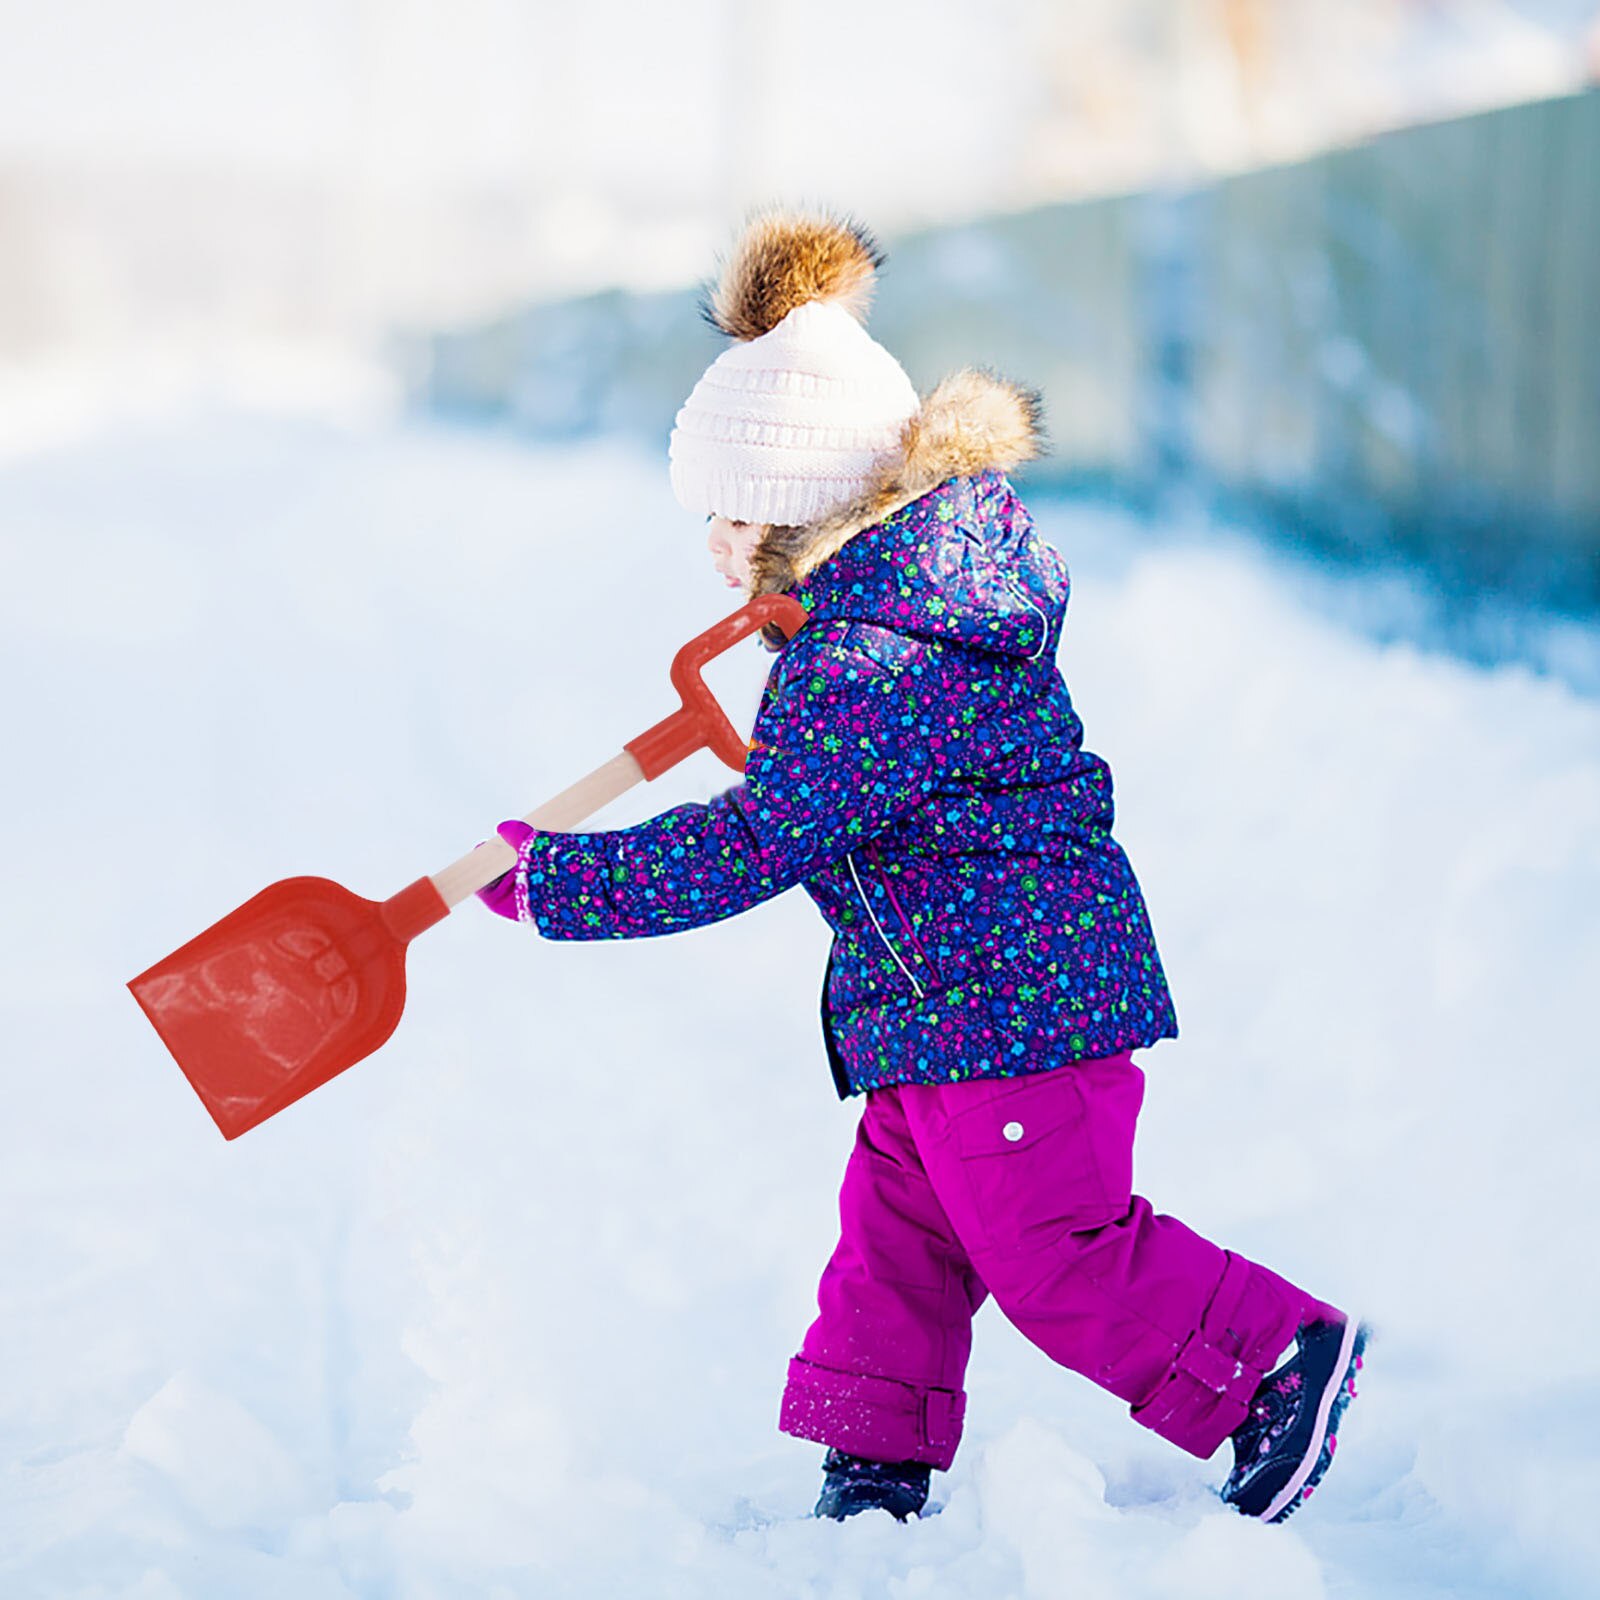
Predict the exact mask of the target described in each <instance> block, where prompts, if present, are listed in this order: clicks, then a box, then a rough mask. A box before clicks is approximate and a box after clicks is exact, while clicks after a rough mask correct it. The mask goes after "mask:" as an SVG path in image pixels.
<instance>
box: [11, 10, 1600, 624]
mask: <svg viewBox="0 0 1600 1600" xmlns="http://www.w3.org/2000/svg"><path fill="white" fill-rule="evenodd" d="M0 27H3V37H4V41H5V47H4V49H3V50H0V451H7V450H9V451H11V452H16V451H18V450H22V449H26V448H30V447H32V446H33V445H36V444H38V443H40V442H42V441H48V440H49V439H52V438H60V437H62V436H64V435H66V434H70V433H71V432H72V430H74V429H75V428H79V427H81V426H82V424H83V422H84V419H85V418H86V417H93V416H97V415H99V416H103V415H105V414H106V413H107V412H108V411H110V412H119V411H120V412H122V413H126V412H128V411H129V410H130V409H132V410H135V411H141V410H142V411H143V412H144V413H146V414H148V413H150V412H152V411H159V410H160V409H161V408H162V407H165V406H171V405H174V404H178V403H182V402H183V401H184V400H185V397H188V399H190V400H192V399H193V397H194V396H195V395H196V394H197V393H198V394H202V395H209V396H211V397H212V398H219V397H220V398H223V399H227V398H230V397H231V398H233V399H238V400H242V401H245V402H246V403H251V404H259V403H262V402H263V401H265V402H267V403H270V404H280V403H281V404H293V403H295V402H296V401H297V400H313V401H314V402H315V403H316V404H318V405H321V406H324V407H326V406H329V405H337V404H348V405H351V406H361V405H363V404H379V403H384V402H388V403H394V402H395V401H396V400H398V401H400V402H402V403H405V404H410V405H415V406H420V407H424V408H428V409H431V410H434V411H438V412H442V413H447V414H449V415H451V416H453V417H456V418H465V419H472V420H475V421H489V422H494V423H500V424H507V425H510V426H511V427H513V428H515V429H517V430H519V431H521V432H524V433H526V434H528V435H532V436H546V437H549V436H554V437H566V438H570V437H573V436H576V435H583V434H592V433H597V432H606V431H622V432H626V433H629V434H633V435H637V436H640V437H642V438H644V439H646V440H649V441H651V442H653V443H656V444H659V443H660V441H661V440H662V439H663V438H664V435H665V432H666V430H667V428H668V427H669V425H670V422H671V418H672V415H673V412H674V410H675V408H676V406H677V404H678V402H679V400H680V399H681V397H682V395H683V394H684V393H685V392H686V391H687V389H688V387H689V386H690V385H691V384H692V382H693V380H694V378H695V376H696V375H697V374H698V372H699V371H700V369H701V368H702V367H703V365H704V364H705V363H706V362H707V361H708V360H709V359H710V358H711V356H712V355H713V354H714V353H715V345H714V342H713V339H712V336H711V335H710V334H709V333H708V332H706V331H705V330H704V329H703V328H701V327H700V325H699V324H698V322H697V320H696V318H695V317H694V315H693V313H692V295H691V290H690V286H691V285H692V284H693V283H694V282H695V281H696V280H697V279H699V278H701V277H703V276H704V275H705V274H706V273H707V272H708V271H709V269H710V266H711V263H712V260H713V257H714V253H715V251H716V250H717V249H718V248H719V247H720V246H722V245H723V244H725V243H726V241H727V239H728V237H729V235H730V233H731V231H732V229H733V227H734V225H735V224H736V222H737V220H738V218H739V217H740V216H741V215H742V214H743V212H744V211H745V210H746V209H747V208H748V207H750V206H752V205H755V204H759V203H765V202H770V201H773V200H787V201H814V202H821V203H824V204H828V205H831V206H836V207H842V208H847V209H849V210H852V211H854V212H855V213H857V214H858V215H859V216H861V217H862V218H863V219H865V220H866V221H868V222H869V223H870V224H871V225H872V226H874V227H875V228H876V229H877V230H879V232H880V233H881V234H882V235H883V236H884V237H885V240H886V242H887V243H888V245H889V247H890V251H891V264H890V268H889V270H888V272H887V273H886V275H885V277H884V279H883V283H882V287H881V293H880V298H879V304H878V309H877V311H876V315H875V321H874V331H875V333H876V334H877V335H878V337H879V338H880V339H881V340H882V341H883V342H885V343H886V344H888V345H889V346H890V347H891V348H892V349H894V350H895V351H896V352H897V353H898V354H899V355H900V356H901V358H902V360H903V361H904V362H905V364H906V365H907V367H908V369H909V370H910V371H911V373H912V376H913V378H914V379H915V380H916V381H917V382H918V383H919V384H922V385H927V384H930V383H931V382H932V381H934V380H935V379H936V378H937V377H938V376H939V375H941V373H942V372H943V371H945V370H947V369H948V368H949V367H951V366H953V365H955V364H959V363H963V362H972V361H976V362H983V363H988V364H992V365H994V366H997V367H999V368H1001V369H1003V370H1005V371H1007V372H1008V373H1010V374H1012V375H1014V376H1016V377H1018V378H1020V379H1022V380H1024V381H1026V382H1029V383H1031V384H1034V385H1036V386H1037V387H1039V388H1040V389H1042V390H1043V391H1044V393H1045V396H1046V400H1047V406H1048V419H1049V423H1050V429H1051V433H1052V437H1053V444H1054V454H1053V456H1052V457H1051V459H1050V461H1049V462H1048V464H1047V465H1046V467H1045V468H1044V469H1043V474H1042V475H1043V476H1044V477H1045V478H1047V479H1049V480H1053V481H1054V483H1055V484H1057V485H1059V486H1062V487H1069V488H1073V489H1077V490H1091V491H1093V492H1096V493H1099V494H1111V495H1114V496H1117V497H1121V498H1125V499H1130V500H1132V501H1133V502H1134V503H1135V504H1137V505H1138V506H1139V507H1141V508H1143V509H1154V510H1157V511H1162V510H1166V511H1169V512H1173V511H1175V510H1177V509H1181V508H1184V507H1191V508H1192V507H1193V506H1195V505H1197V504H1198V505H1202V506H1205V507H1208V508H1210V507H1221V508H1223V509H1224V510H1225V511H1226V513H1227V514H1228V515H1229V516H1230V517H1232V518H1233V519H1235V520H1237V521H1242V522H1244V523H1245V524H1247V525H1255V526H1258V527H1260V528H1262V529H1266V530H1270V534H1271V537H1273V538H1275V539H1276V540H1277V541H1278V542H1280V543H1283V542H1288V543H1293V544H1296V545H1300V546H1303V547H1305V548H1306V549H1309V550H1312V551H1314V552H1316V553H1318V554H1319V555H1321V556H1347V557H1348V556H1355V557H1357V558H1361V559H1365V560H1371V559H1373V558H1379V559H1389V558H1392V557H1399V558H1401V559H1403V560H1405V561H1419V560H1420V561H1421V562H1422V563H1423V564H1425V565H1426V566H1427V567H1428V568H1429V570H1430V571H1431V572H1433V573H1434V574H1435V575H1436V576H1437V577H1438V578H1439V579H1441V580H1443V582H1442V588H1443V589H1444V590H1445V591H1447V592H1449V593H1452V594H1455V595H1456V596H1458V597H1463V596H1464V597H1468V600H1469V601H1470V599H1471V597H1481V596H1482V595H1483V594H1485V593H1491V594H1497V595H1502V596H1514V597H1521V598H1526V599H1532V600H1536V601H1538V602H1541V603H1543V604H1545V605H1552V606H1555V607H1557V608H1560V609H1566V610H1573V611H1580V612H1581V611H1586V610H1588V609H1590V608H1592V607H1593V606H1594V604H1595V602H1596V600H1597V599H1600V450H1597V449H1596V448H1595V444H1594V441H1595V440H1596V439H1597V438H1600V321H1597V319H1596V318H1595V316H1594V314H1593V309H1592V305H1591V296H1592V292H1593V285H1594V284H1595V282H1596V280H1597V268H1600V185H1597V184H1596V183H1595V179H1594V161H1595V154H1596V151H1597V150H1600V93H1597V91H1596V90H1595V89H1594V88H1593V87H1592V86H1591V85H1592V83H1593V81H1594V78H1595V75H1596V73H1597V72H1600V7H1597V6H1596V5H1595V4H1594V3H1593V0H1275V3H1273V0H1117V3H1112V0H1094V3H1088V4H1080V5H1074V6H1070V7H1068V6H1061V5H1057V4H1052V3H1048V0H1001V3H998V4H993V5H981V6H980V5H975V4H970V3H958V0H931V3H928V4H924V5H920V6H918V7H916V8H914V9H913V8H908V7H905V6H902V5H897V4H890V3H885V0H849V3H846V0H813V3H811V4H808V5H806V6H804V7H796V6H791V5H783V4H739V3H735V0H684V3H681V4H678V5H675V6H672V7H659V6H651V5H643V4H626V3H623V4H616V3H613V4H605V5H594V6H587V7H576V6H570V5H556V4H540V3H533V0H458V3H455V4H451V5H443V4H435V3H428V0H272V3H267V0H227V3H216V0H211V3H204V0H143V3H140V4H135V5H129V4H123V3H118V0H58V3H56V4H53V5H51V6H49V7H39V6H33V5H21V4H17V3H16V0H4V3H3V4H0ZM1169 520H1173V519H1169ZM1160 526H1161V519H1160V518H1157V521H1156V527H1157V528H1158V529H1159V527H1160ZM1462 609H1463V608H1462V606H1460V605H1458V606H1457V608H1456V610H1457V611H1458V612H1460V611H1461V610H1462ZM1467 609H1469V610H1470V609H1471V607H1470V604H1469V605H1468V606H1467ZM1473 614H1477V613H1476V612H1474V613H1473ZM1462 637H1463V639H1465V640H1466V641H1467V642H1469V643H1470V642H1471V630H1470V629H1467V630H1465V631H1464V632H1463V633H1462ZM1480 643H1481V641H1480Z"/></svg>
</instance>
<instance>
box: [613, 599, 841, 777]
mask: <svg viewBox="0 0 1600 1600" xmlns="http://www.w3.org/2000/svg"><path fill="white" fill-rule="evenodd" d="M809 615H810V613H809V612H808V611H807V610H806V608H805V607H804V606H803V605H801V604H800V602H799V601H798V600H796V599H795V598H794V597H793V595H787V594H764V595H761V596H760V597H759V598H757V599H755V600H752V601H750V602H749V603H748V604H746V605H742V606H740V607H739V609H738V610H737V611H735V612H734V613H733V615H732V616H729V617H724V618H723V619H722V621H721V622H719V623H717V624H716V626H715V627H711V628H707V629H706V631H705V632H704V633H702V634H700V635H698V636H697V637H696V638H693V639H691V640H690V641H689V642H688V644H686V645H685V646H684V647H683V648H682V649H681V650H680V651H679V652H678V653H677V655H675V656H674V657H673V658H672V686H673V688H674V689H676V690H677V691H678V698H679V699H680V700H681V701H682V702H683V704H682V705H681V706H679V708H678V709H677V710H676V711H674V712H673V713H672V715H671V716H670V717H663V718H662V720H661V721H660V722H658V723H657V724H656V725H655V727H653V728H651V729H650V730H649V731H648V732H645V733H641V734H640V735H639V737H638V738H637V739H630V740H629V741H628V743H627V744H626V745H625V746H624V747H623V748H624V749H626V750H627V751H628V752H629V753H630V754H631V755H632V756H633V758H634V760H635V761H637V762H638V763H639V768H640V770H641V771H642V772H643V773H644V775H645V778H646V779H651V778H658V777H660V775H661V774H662V773H663V772H665V771H666V770H667V768H668V767H675V766H677V764H678V763H679V762H680V761H682V760H683V759H684V758H685V757H686V756H691V755H693V754H694V752H695V751H696V750H699V749H701V748H705V749H709V750H710V751H711V752H712V754H713V755H715V756H717V757H718V758H719V759H720V760H722V761H724V762H726V763H727V764H728V765H729V766H730V767H732V768H733V770H734V771H735V772H743V771H744V758H745V754H746V751H745V742H744V740H743V739H741V738H740V737H739V734H738V731H737V730H736V729H735V728H734V726H733V724H732V723H731V722H729V721H728V718H727V715H726V713H725V712H724V711H723V709H722V707H721V706H719V705H718V704H717V701H716V697H715V696H714V695H713V694H712V693H711V691H710V689H708V688H707V687H706V684H705V681H704V680H703V679H702V678H701V676H700V669H701V668H702V667H704V666H705V664H706V662H708V661H710V660H711V659H712V658H713V657H715V656H720V655H721V654H722V652H723V651H724V650H728V649H731V648H732V647H733V646H734V645H736V644H737V643H738V642H739V641H740V640H741V639H748V638H749V637H750V635H751V634H752V633H755V632H756V631H757V630H759V629H761V628H764V627H766V626H767V624H768V623H776V624H777V626H778V627H779V628H781V629H782V630H783V632H784V634H785V636H786V637H788V638H790V639H792V638H793V637H794V636H795V634H796V633H797V632H798V631H799V630H800V628H801V627H802V626H803V625H804V623H805V621H806V618H807V617H808V616H809Z"/></svg>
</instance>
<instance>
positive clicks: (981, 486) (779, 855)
mask: <svg viewBox="0 0 1600 1600" xmlns="http://www.w3.org/2000/svg"><path fill="white" fill-rule="evenodd" d="M922 424H923V425H922V426H921V428H920V429H918V428H913V429H912V430H911V432H910V434H909V435H908V445H907V449H906V451H905V453H904V456H903V458H902V459H900V460H899V461H898V462H896V463H895V464H894V470H892V471H890V472H887V473H886V474H885V475H884V478H883V481H882V482H881V484H880V485H879V486H878V487H877V489H876V490H875V492H874V493H873V494H872V495H871V496H869V497H868V499H867V500H866V501H865V502H864V503H863V504H862V505H861V506H860V507H858V508H855V512H854V515H853V516H846V517H843V518H841V519H836V520H835V523H834V524H832V525H830V526H829V527H827V528H822V529H810V530H796V529H776V530H773V532H772V534H770V535H769V536H768V539H767V541H766V542H764V544H763V546H762V547H760V548H759V549H758V551H757V557H756V560H755V562H754V569H755V573H756V578H755V581H754V585H753V587H754V589H755V590H756V591H758V592H759V591H765V590H768V589H773V588H779V587H782V588H788V589H791V590H792V592H794V593H795V594H796V595H797V597H798V598H799V600H800V601H801V603H802V604H803V605H804V606H805V607H806V609H807V611H808V612H809V613H810V620H809V621H808V622H807V624H806V625H805V626H804V627H803V628H802V629H801V630H800V631H799V632H798V633H797V634H796V635H795V637H794V639H793V640H792V641H791V642H790V643H789V644H787V646H785V647H784V648H782V650H781V653H780V654H779V655H778V657H777V659H776V661H775V663H774V665H773V668H772V671H771V673H770V675H769V678H768V681H767V685H766V689H765V692H764V694H763V696H762V700H761V705H760V709H759V711H758V712H757V715H756V721H755V728H754V734H753V737H752V739H751V747H750V754H749V758H748V761H747V764H746V768H745V774H744V781H743V782H742V783H741V784H739V785H738V786H736V787H734V788H732V789H730V790H728V791H727V792H726V793H723V794H721V795H718V796H717V797H716V798H715V799H713V800H712V801H710V803H709V804H704V805H700V804H693V805H682V806H678V807H675V808H674V809H672V810H670V811H667V812H666V813H664V814H663V815H661V816H659V817H656V818H654V819H653V820H651V821H649V822H646V823H643V824H641V825H639V826H637V827H633V828H626V829H622V830H619V831H616V832H608V833H575V834H554V833H552V834H541V835H538V836H537V837H536V838H535V839H533V840H531V841H529V844H528V846H527V847H525V848H526V852H527V871H528V895H529V902H530V906H531V909H532V912H533V915H534V920H535V923H536V925H537V927H538V929H539V931H540V932H541V933H542V934H544V935H545V936H546V937H548V938H552V939H616V938H638V937H643V936H647V935H652V934H663V933H672V932H677V931H679V930H681V929H685V928H694V927H699V926H701V925H703V924H705V923H709V922H714V921H717V920H719V919H721V918H723V917H728V916H732V915H734V914H735V913H736V912H739V911H743V910H746V909H747V908H748V907H750V906H753V905H756V904H758V903H759V902H761V901H763V900H766V899H768V898H770V897H771V896H773V895H777V894H781V893H782V892H783V891H784V890H786V889H789V888H792V887H793V886H795V885H797V884H798V885H801V886H803V887H804V888H805V890H806V892H807V893H808V894H809V895H810V896H811V897H812V899H813V900H814V901H815V902H816V904H817V907H818V909H819V910H820V911H821V913H822V915H823V917H824V918H825V919H826V920H827V922H828V924H829V926H830V927H831V928H832V930H833V933H834V941H833V948H832V952H831V955H830V958H829V962H828V972H827V977H826V980H825V985H824V995H823V1025H824V1034H825V1038H826V1040H827V1043H828V1050H829V1059H830V1062H831V1064H832V1067H833V1071H834V1076H835V1081H836V1084H837V1086H838V1088H839V1091H840V1093H841V1094H842V1095H843V1094H850V1093H857V1092H860V1091H863V1090H869V1089H873V1088H877V1087H879V1086H882V1085H887V1084H898V1083H948V1082H952V1081H956V1080H960V1079H968V1078H994V1077H1009V1076H1013V1075H1017V1074H1021V1073H1027V1072H1036V1071H1042V1070H1046V1069H1048V1068H1051V1067H1055V1066H1059V1065H1061V1064H1062V1063H1064V1062H1069V1061H1076V1060H1082V1059H1084V1058H1089V1057H1100V1056H1110V1055H1115V1054H1117V1053H1118V1052H1120V1051H1124V1050H1130V1049H1135V1048H1139V1047H1141V1046H1145V1045H1149V1044H1152V1043H1154V1042H1155V1041H1156V1040H1157V1039H1161V1038H1165V1037H1170V1036H1172V1035H1174V1034H1175V1033H1176V1032H1177V1027H1176V1021H1175V1018H1174V1014H1173V1009H1172V1002H1171V999H1170V997H1169V995H1168V992H1167V986H1166V981H1165V978H1164V976H1163V973H1162V969H1161V963H1160V959H1159V957H1158V955H1157V953H1156V947H1155V941H1154V938H1153V936H1152V934H1151V930H1150V925H1149V921H1148V919H1147V917H1146V913H1145V907H1144V901H1143V899H1142V897H1141V895H1140V892H1139V887H1138V884H1137V883H1136V881H1135V879H1134V875H1133V871H1132V868H1131V867H1130V866H1129V864H1128V860H1127V858H1126V856H1125V855H1124V854H1123V852H1122V850H1121V848H1120V847H1119V846H1118V845H1117V843H1116V841H1115V840H1114V839H1113V838H1112V836H1111V825H1112V785H1111V774H1110V771H1109V769H1108V768H1107V766H1106V764H1105V762H1103V761H1102V760H1100V758H1099V757H1097V756H1094V755H1091V754H1089V753H1088V752H1087V751H1085V750H1084V749H1083V747H1082V728H1081V725H1080V723H1079V720H1078V717H1077V714H1076V713H1075V712H1074V710H1073V707H1072V702H1071V699H1070V698H1069V696H1068V693H1067V689H1066V685H1065V683H1064V682H1063V681H1062V678H1061V674H1060V672H1059V671H1058V670H1057V668H1056V665H1055V655H1056V649H1057V646H1058V644H1059V642H1060V637H1061V627H1062V621H1063V613H1064V611H1065V608H1066V602H1067V591H1068V582H1067V573H1066V569H1065V566H1064V565H1063V563H1062V561H1061V559H1060V557H1059V556H1058V555H1057V554H1056V552H1055V551H1054V550H1053V549H1052V548H1051V547H1050V546H1049V545H1048V544H1046V543H1045V542H1044V541H1043V540H1041V539H1040V538H1039V537H1038V536H1037V535H1036V533H1035V532H1034V529H1033V525H1032V521H1031V519H1030V518H1029V516H1028V513H1027V511H1026V510H1025V509H1024V507H1023V505H1022V503H1021V502H1020V501H1019V500H1018V498H1017V496H1016V494H1015V493H1014V491H1013V490H1012V488H1011V486H1010V483H1009V482H1008V480H1007V479H1006V477H1005V476H1004V473H1003V471H1002V470H1001V469H1002V468H1004V467H1006V466H1008V465H1012V464H1015V462H1016V461H1017V460H1018V459H1021V458H1023V457H1025V455H1026V454H1027V453H1028V451H1029V450H1030V449H1031V444H1032V439H1033V435H1034V422H1033V414H1032V411H1031V408H1030V406H1029V404H1028V401H1027V398H1026V397H1025V396H1023V395H1021V394H1019V393H1018V392H1016V391H1013V390H1011V389H1009V388H1008V387H1006V386H1004V385H1002V384H1000V383H999V381H998V380H994V379H989V378H986V377H982V376H980V375H976V374H962V375H958V378H957V379H954V380H950V382H949V383H947V384H946V385H945V386H943V387H942V388H941V390H939V391H936V392H935V395H934V396H933V397H931V398H930V400H929V401H928V402H927V403H926V405H925V408H924V414H923V418H922ZM949 467H954V468H956V469H957V470H956V471H955V472H953V473H947V472H945V471H944V469H945V468H949ZM885 508H888V509H885ZM863 519H870V520H865V521H864V520H863ZM852 524H860V525H859V526H854V525H852Z"/></svg>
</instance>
